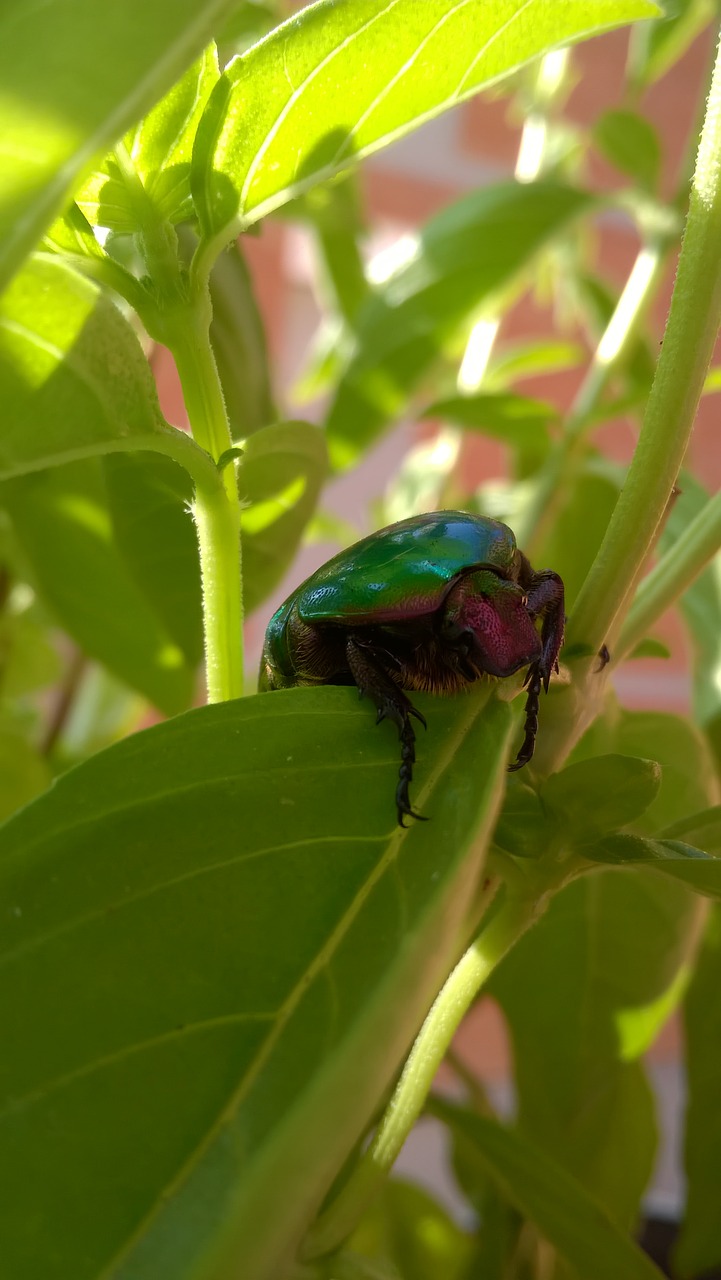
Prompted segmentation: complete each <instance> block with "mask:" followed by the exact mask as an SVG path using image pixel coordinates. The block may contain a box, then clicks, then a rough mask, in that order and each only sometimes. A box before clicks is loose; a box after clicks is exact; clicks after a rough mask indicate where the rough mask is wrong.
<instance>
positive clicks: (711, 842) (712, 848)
mask: <svg viewBox="0 0 721 1280" xmlns="http://www.w3.org/2000/svg"><path fill="white" fill-rule="evenodd" d="M661 835H662V836H663V838H664V840H678V839H679V838H680V837H683V838H684V840H685V841H686V842H687V843H688V844H695V845H697V846H698V847H699V848H700V849H703V850H704V851H705V852H706V853H713V854H721V805H718V804H715V805H712V806H711V808H709V809H702V810H701V812H700V813H690V814H688V816H687V817H685V818H680V819H679V821H678V822H674V823H673V825H672V826H670V827H666V829H665V830H664V831H662V832H661Z"/></svg>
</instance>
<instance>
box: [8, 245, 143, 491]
mask: <svg viewBox="0 0 721 1280" xmlns="http://www.w3.org/2000/svg"><path fill="white" fill-rule="evenodd" d="M0 399H1V400H2V405H3V413H2V420H1V421H0V478H2V479H4V478H7V477H9V476H12V475H14V474H18V473H21V472H23V471H26V470H28V469H30V468H33V467H37V466H52V465H55V464H56V463H58V462H61V461H63V459H64V458H68V459H69V458H71V457H72V456H73V452H74V451H75V450H78V449H81V448H82V447H83V446H93V445H98V444H101V443H102V442H104V441H113V440H117V439H118V438H125V437H127V436H131V435H145V434H148V433H151V432H159V431H162V430H163V429H164V424H163V419H162V416H161V413H160V408H159V405H158V399H157V394H156V391H155V385H154V383H153V378H152V374H151V372H150V369H149V367H148V362H147V360H146V359H145V356H144V355H143V352H142V349H141V346H140V343H139V342H138V339H137V337H136V336H135V334H134V332H133V330H132V329H131V327H130V325H129V324H128V322H127V320H125V319H124V318H123V316H122V315H121V314H120V311H119V310H118V308H117V307H116V306H115V305H114V304H113V303H112V302H110V301H109V300H108V298H106V297H105V296H104V294H103V293H102V292H101V291H100V290H99V289H98V288H97V286H96V285H94V284H93V283H92V282H91V281H89V280H87V279H85V278H84V277H83V276H81V275H79V274H78V273H77V272H75V271H73V270H71V268H69V267H68V266H67V265H66V264H65V263H64V262H61V261H60V260H59V259H54V258H47V257H46V258H43V257H38V258H35V259H33V260H31V261H30V262H29V263H28V265H27V266H26V267H25V268H24V269H23V271H22V272H20V274H19V275H18V276H17V277H16V278H15V280H14V281H13V283H12V285H11V286H10V288H9V289H8V290H7V291H6V292H5V294H4V295H3V298H2V307H1V310H0Z"/></svg>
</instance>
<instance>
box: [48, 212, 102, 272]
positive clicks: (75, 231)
mask: <svg viewBox="0 0 721 1280" xmlns="http://www.w3.org/2000/svg"><path fill="white" fill-rule="evenodd" d="M43 246H44V247H45V248H48V249H52V250H54V252H55V253H79V254H82V256H83V257H85V258H104V257H105V254H104V253H103V250H102V249H101V247H100V245H99V244H98V241H97V240H96V239H95V236H94V235H93V228H92V226H91V225H90V223H89V222H88V220H87V218H86V217H85V214H84V213H83V212H82V210H81V209H79V208H78V206H77V204H75V203H73V204H71V206H70V208H69V209H68V210H66V212H65V213H64V214H63V215H62V216H61V217H60V218H56V219H55V222H53V224H52V226H50V227H49V228H48V230H47V232H46V233H45V236H44V237H43Z"/></svg>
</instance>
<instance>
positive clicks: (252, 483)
mask: <svg viewBox="0 0 721 1280" xmlns="http://www.w3.org/2000/svg"><path fill="white" fill-rule="evenodd" d="M326 468H327V461H326V452H325V441H324V439H323V433H322V431H320V430H319V428H318V427H314V426H311V424H310V423H308V422H278V423H276V424H274V425H273V426H270V427H266V428H265V429H264V430H263V431H258V432H256V433H255V435H253V436H250V438H249V439H248V440H247V441H246V443H245V446H244V450H243V457H242V460H241V463H240V466H239V469H238V487H239V491H240V495H241V498H242V499H243V501H244V502H245V503H247V504H248V505H247V506H246V507H245V508H244V510H243V512H242V515H241V530H242V539H243V595H244V599H245V607H246V609H247V610H248V612H250V611H251V610H253V609H255V608H256V607H257V605H259V604H260V603H261V601H262V600H265V599H266V597H267V596H268V595H270V594H271V592H272V591H274V590H275V588H276V587H277V586H278V584H279V582H280V581H281V579H282V577H283V574H284V573H285V571H286V569H287V568H288V566H289V565H290V563H291V561H292V560H293V557H294V556H295V553H296V551H297V549H298V546H299V543H300V540H301V537H302V536H303V531H304V529H305V527H306V525H307V524H308V522H309V520H310V518H311V516H312V515H313V512H314V511H315V507H316V503H317V501H318V497H319V495H320V491H321V488H322V486H323V481H324V479H325V475H326Z"/></svg>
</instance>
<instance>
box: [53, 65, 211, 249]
mask: <svg viewBox="0 0 721 1280" xmlns="http://www.w3.org/2000/svg"><path fill="white" fill-rule="evenodd" d="M218 75H219V69H218V57H217V53H216V51H215V47H214V46H212V47H211V48H209V49H206V50H205V52H204V53H203V55H202V56H201V57H200V58H199V59H198V60H197V62H194V63H193V65H192V66H191V67H189V68H188V70H187V71H186V72H185V74H184V75H183V76H181V78H180V80H178V81H176V83H175V84H174V85H173V86H172V88H171V89H170V90H169V92H168V93H166V95H165V97H164V98H161V100H160V102H158V103H156V105H155V106H154V107H153V108H152V110H151V111H149V112H148V114H147V115H146V116H145V117H144V118H143V119H142V120H140V121H139V123H138V124H137V125H136V126H135V128H134V129H131V130H130V131H129V133H127V134H126V136H125V138H124V140H123V144H124V146H125V147H126V148H127V151H128V155H129V160H130V163H131V165H132V167H133V169H134V171H135V173H136V175H137V177H138V179H139V181H140V182H141V183H142V185H143V187H144V189H145V194H146V197H147V199H149V200H151V201H152V203H153V205H154V206H155V210H156V214H157V216H158V217H159V218H162V219H167V220H168V221H170V222H179V221H181V220H184V219H187V218H189V217H192V213H193V205H192V199H191V195H190V158H191V155H192V150H193V143H194V141H195V131H196V129H197V127H198V123H199V121H200V118H201V116H202V114H203V111H204V109H205V104H206V102H207V101H208V97H209V96H210V91H211V89H212V88H213V85H214V84H215V83H216V81H217V79H218ZM75 199H76V201H77V204H78V207H79V208H80V210H81V211H82V213H83V215H84V216H85V218H86V219H87V221H88V222H89V223H91V224H92V225H93V226H95V227H108V228H110V229H111V230H113V231H118V232H122V233H125V234H130V233H132V232H134V231H137V230H139V229H140V228H139V225H138V216H137V212H136V209H135V205H134V193H133V192H132V191H131V190H128V187H127V186H126V184H125V182H124V181H123V179H122V176H121V174H120V171H119V169H118V166H117V164H116V162H115V160H114V159H113V156H112V154H111V155H109V156H106V157H105V159H104V161H103V163H102V165H101V166H100V167H99V168H98V169H96V170H95V172H94V173H91V174H90V176H89V177H88V178H87V179H86V180H85V182H84V183H83V185H82V186H81V187H80V188H79V189H78V190H77V191H76V193H75Z"/></svg>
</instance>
